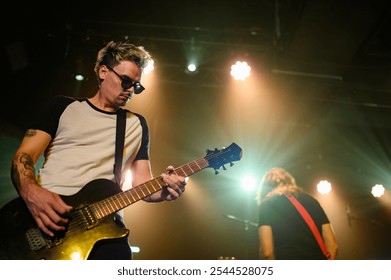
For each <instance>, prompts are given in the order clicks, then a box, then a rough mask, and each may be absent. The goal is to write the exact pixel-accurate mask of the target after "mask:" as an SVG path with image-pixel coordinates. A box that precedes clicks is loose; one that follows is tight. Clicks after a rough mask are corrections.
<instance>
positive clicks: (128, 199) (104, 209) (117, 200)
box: [91, 158, 209, 219]
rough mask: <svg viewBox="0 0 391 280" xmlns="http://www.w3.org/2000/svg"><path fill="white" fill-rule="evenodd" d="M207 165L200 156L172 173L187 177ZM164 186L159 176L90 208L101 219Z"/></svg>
mask: <svg viewBox="0 0 391 280" xmlns="http://www.w3.org/2000/svg"><path fill="white" fill-rule="evenodd" d="M208 166H209V164H208V161H207V160H206V159H205V158H201V159H198V160H195V161H192V162H190V163H188V164H185V165H182V166H180V167H178V168H176V169H175V170H174V171H173V173H175V174H177V175H179V176H183V177H189V176H190V175H193V174H194V173H196V172H198V171H201V170H202V169H205V168H206V167H208ZM165 186H166V184H165V183H164V182H163V179H162V177H161V176H159V177H156V178H154V179H152V180H150V181H148V182H146V183H143V184H141V185H139V186H137V187H134V188H131V189H129V190H127V191H124V192H121V193H118V194H116V195H113V196H111V197H109V198H106V199H104V200H101V201H99V202H97V203H94V204H92V205H91V209H92V211H93V212H94V214H95V216H96V217H97V218H98V219H102V218H104V217H106V216H108V215H110V214H112V213H115V212H117V211H119V210H121V209H123V208H125V207H127V206H129V205H131V204H133V203H135V202H137V201H139V200H141V199H143V198H145V197H147V196H149V195H151V194H153V193H155V192H157V191H159V190H161V189H162V188H163V187H165Z"/></svg>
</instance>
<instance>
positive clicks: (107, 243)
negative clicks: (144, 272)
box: [88, 214, 132, 260]
mask: <svg viewBox="0 0 391 280" xmlns="http://www.w3.org/2000/svg"><path fill="white" fill-rule="evenodd" d="M114 220H115V223H116V224H117V225H118V226H119V227H123V228H125V224H124V223H123V221H122V218H121V217H120V216H119V215H118V214H116V215H115V216H114ZM88 259H89V260H131V259H132V250H131V248H130V245H129V242H128V237H127V236H125V237H123V238H118V239H111V240H100V241H98V242H97V243H96V244H95V245H94V248H93V249H92V251H91V253H90V255H89V256H88Z"/></svg>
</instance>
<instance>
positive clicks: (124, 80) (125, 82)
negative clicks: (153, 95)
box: [106, 65, 145, 94]
mask: <svg viewBox="0 0 391 280" xmlns="http://www.w3.org/2000/svg"><path fill="white" fill-rule="evenodd" d="M106 67H107V68H108V69H109V70H110V71H112V72H113V73H114V74H115V75H117V76H118V78H120V79H121V87H122V88H123V89H129V88H131V87H133V88H134V93H135V94H139V93H142V92H143V90H144V89H145V88H144V87H143V86H142V85H141V84H140V82H133V80H132V79H131V78H129V77H126V76H125V77H123V76H121V75H120V74H118V73H117V72H115V71H114V69H113V68H111V67H110V66H107V65H106Z"/></svg>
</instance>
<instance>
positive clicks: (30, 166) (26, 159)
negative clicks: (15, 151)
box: [11, 153, 36, 190]
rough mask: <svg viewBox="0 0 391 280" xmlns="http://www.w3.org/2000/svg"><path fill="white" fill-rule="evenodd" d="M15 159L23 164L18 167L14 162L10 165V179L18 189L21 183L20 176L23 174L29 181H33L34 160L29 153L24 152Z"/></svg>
mask: <svg viewBox="0 0 391 280" xmlns="http://www.w3.org/2000/svg"><path fill="white" fill-rule="evenodd" d="M17 160H19V163H21V164H22V165H23V167H22V168H20V169H18V163H17V162H15V163H14V164H13V165H12V169H11V171H12V181H13V182H14V185H15V187H16V188H17V189H18V190H20V185H21V176H24V177H25V178H26V179H28V180H30V181H35V180H36V179H35V169H34V161H33V159H32V158H31V156H30V155H28V154H26V153H22V154H21V155H20V156H18V158H17Z"/></svg>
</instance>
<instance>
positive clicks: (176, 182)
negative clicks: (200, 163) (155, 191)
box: [160, 165, 187, 201]
mask: <svg viewBox="0 0 391 280" xmlns="http://www.w3.org/2000/svg"><path fill="white" fill-rule="evenodd" d="M160 176H161V177H162V179H163V181H164V183H166V184H167V187H165V188H163V189H162V191H161V194H160V198H161V200H166V201H171V200H175V199H177V198H178V197H180V196H181V195H182V194H183V192H184V191H185V187H186V184H187V177H183V176H179V175H177V174H175V173H174V167H173V166H171V165H170V166H168V167H167V168H166V173H163V174H161V175H160Z"/></svg>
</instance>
